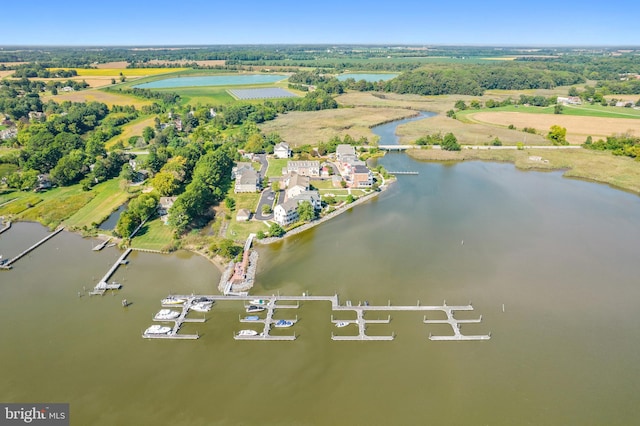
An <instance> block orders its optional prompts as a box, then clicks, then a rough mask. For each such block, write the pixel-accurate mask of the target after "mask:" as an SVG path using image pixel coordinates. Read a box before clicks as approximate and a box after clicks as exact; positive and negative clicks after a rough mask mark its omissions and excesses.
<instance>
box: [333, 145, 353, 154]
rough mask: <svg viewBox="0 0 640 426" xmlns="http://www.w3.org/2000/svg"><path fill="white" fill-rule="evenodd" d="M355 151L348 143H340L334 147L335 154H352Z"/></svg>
mask: <svg viewBox="0 0 640 426" xmlns="http://www.w3.org/2000/svg"><path fill="white" fill-rule="evenodd" d="M355 153H356V149H355V148H354V147H353V146H351V145H348V144H340V145H338V146H337V147H336V154H337V155H347V154H352V155H355Z"/></svg>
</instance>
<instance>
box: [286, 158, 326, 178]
mask: <svg viewBox="0 0 640 426" xmlns="http://www.w3.org/2000/svg"><path fill="white" fill-rule="evenodd" d="M293 172H295V173H297V174H299V175H303V176H312V177H317V176H320V162H319V161H289V162H288V163H287V173H293Z"/></svg>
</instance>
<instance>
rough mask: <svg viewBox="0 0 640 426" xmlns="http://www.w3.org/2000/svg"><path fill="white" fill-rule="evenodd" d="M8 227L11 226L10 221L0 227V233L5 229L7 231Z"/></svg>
mask: <svg viewBox="0 0 640 426" xmlns="http://www.w3.org/2000/svg"><path fill="white" fill-rule="evenodd" d="M9 228H11V221H7V222H6V223H5V224H4V226H3V227H2V229H0V234H2V233H3V232H5V231H8V230H9Z"/></svg>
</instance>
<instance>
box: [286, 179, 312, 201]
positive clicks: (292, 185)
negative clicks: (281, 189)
mask: <svg viewBox="0 0 640 426" xmlns="http://www.w3.org/2000/svg"><path fill="white" fill-rule="evenodd" d="M285 184H286V186H287V191H286V199H287V200H290V199H292V198H295V196H296V195H299V194H301V193H303V192H304V191H308V190H309V177H308V176H301V175H299V174H297V173H291V174H290V175H289V177H288V178H287V179H285Z"/></svg>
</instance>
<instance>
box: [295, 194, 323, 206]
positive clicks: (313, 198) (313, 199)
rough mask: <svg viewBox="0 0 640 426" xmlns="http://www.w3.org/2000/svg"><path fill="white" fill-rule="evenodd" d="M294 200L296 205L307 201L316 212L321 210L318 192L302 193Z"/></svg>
mask: <svg viewBox="0 0 640 426" xmlns="http://www.w3.org/2000/svg"><path fill="white" fill-rule="evenodd" d="M294 200H296V201H297V202H298V204H300V203H302V202H303V201H308V202H309V203H310V204H311V205H312V206H313V208H314V209H316V210H320V209H321V208H322V200H321V198H320V193H319V192H318V191H305V192H302V193H300V194H298V195H296V197H295V198H294Z"/></svg>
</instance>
